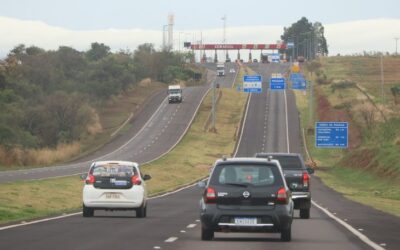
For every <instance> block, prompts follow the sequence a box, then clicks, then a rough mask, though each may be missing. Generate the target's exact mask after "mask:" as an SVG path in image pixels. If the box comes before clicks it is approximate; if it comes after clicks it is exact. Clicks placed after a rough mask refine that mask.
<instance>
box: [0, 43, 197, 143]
mask: <svg viewBox="0 0 400 250" xmlns="http://www.w3.org/2000/svg"><path fill="white" fill-rule="evenodd" d="M186 56H188V55H184V54H178V53H174V52H171V51H157V50H155V49H154V46H153V45H152V44H142V45H140V46H138V48H137V49H136V50H135V51H134V52H130V51H119V52H116V53H113V52H111V50H110V47H109V46H107V45H105V44H102V43H97V42H95V43H92V44H91V47H90V49H89V50H87V51H77V50H75V49H73V48H71V47H67V46H61V47H59V48H58V49H57V50H49V51H46V50H44V49H42V48H39V47H36V46H29V47H27V46H25V45H24V44H20V45H18V46H16V47H14V49H12V50H11V51H10V52H9V54H8V55H7V57H6V58H5V60H4V61H0V62H1V63H0V146H2V147H3V148H6V149H11V148H14V147H22V148H42V147H56V146H57V145H59V144H60V143H70V142H73V141H75V140H79V139H80V138H81V137H82V136H83V135H85V134H87V133H90V131H89V130H88V127H89V126H90V124H91V123H93V122H94V121H95V120H96V118H97V114H96V108H97V107H99V106H101V105H102V104H103V103H105V101H107V99H109V98H110V97H111V96H114V95H118V94H119V93H121V92H123V91H124V90H126V89H127V88H128V87H130V86H132V85H134V84H136V83H137V82H139V81H140V80H142V79H144V78H152V79H155V80H158V81H161V82H166V83H168V82H171V81H172V80H174V79H182V80H187V79H189V78H191V77H192V76H193V74H194V72H192V70H190V69H188V68H187V67H185V63H184V61H185V57H186ZM189 56H190V55H189Z"/></svg>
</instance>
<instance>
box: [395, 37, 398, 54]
mask: <svg viewBox="0 0 400 250" xmlns="http://www.w3.org/2000/svg"><path fill="white" fill-rule="evenodd" d="M394 40H395V41H396V53H395V54H394V55H395V56H397V41H398V40H399V38H398V37H395V38H394Z"/></svg>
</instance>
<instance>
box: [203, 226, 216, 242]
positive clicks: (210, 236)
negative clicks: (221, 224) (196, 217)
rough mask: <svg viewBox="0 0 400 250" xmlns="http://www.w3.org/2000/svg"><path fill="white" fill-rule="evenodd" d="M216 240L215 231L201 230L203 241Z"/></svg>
mask: <svg viewBox="0 0 400 250" xmlns="http://www.w3.org/2000/svg"><path fill="white" fill-rule="evenodd" d="M213 238H214V231H212V230H209V229H205V228H201V240H212V239H213Z"/></svg>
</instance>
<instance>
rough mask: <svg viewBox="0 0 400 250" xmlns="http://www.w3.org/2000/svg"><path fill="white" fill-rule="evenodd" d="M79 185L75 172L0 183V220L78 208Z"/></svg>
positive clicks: (50, 213) (81, 184)
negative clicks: (41, 178) (38, 179)
mask: <svg viewBox="0 0 400 250" xmlns="http://www.w3.org/2000/svg"><path fill="white" fill-rule="evenodd" d="M82 187H83V182H82V181H81V179H80V178H79V177H78V176H73V177H65V178H57V179H50V180H40V181H28V182H15V183H7V184H0V223H7V222H12V221H17V220H29V219H32V218H38V217H44V216H50V215H55V214H60V213H63V212H69V211H74V210H78V209H79V208H80V207H81V204H82Z"/></svg>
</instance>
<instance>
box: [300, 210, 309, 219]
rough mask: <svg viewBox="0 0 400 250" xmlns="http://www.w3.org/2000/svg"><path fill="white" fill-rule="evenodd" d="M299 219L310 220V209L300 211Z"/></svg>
mask: <svg viewBox="0 0 400 250" xmlns="http://www.w3.org/2000/svg"><path fill="white" fill-rule="evenodd" d="M300 218H302V219H309V218H310V209H309V208H307V209H300Z"/></svg>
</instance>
